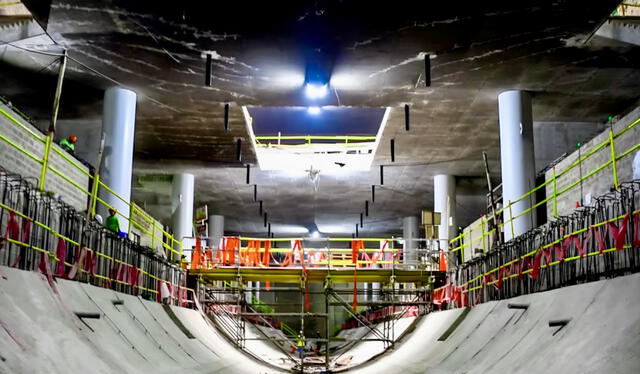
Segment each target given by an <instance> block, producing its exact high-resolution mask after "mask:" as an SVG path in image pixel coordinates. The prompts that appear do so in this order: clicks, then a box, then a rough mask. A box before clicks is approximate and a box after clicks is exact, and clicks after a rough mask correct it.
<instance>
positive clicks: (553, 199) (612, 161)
mask: <svg viewBox="0 0 640 374" xmlns="http://www.w3.org/2000/svg"><path fill="white" fill-rule="evenodd" d="M638 123H640V118H638V119H636V120H635V121H633V122H631V123H630V124H629V125H627V126H626V127H625V128H623V129H622V130H620V131H618V132H617V133H614V132H613V130H612V129H609V137H608V139H607V140H605V141H603V142H602V143H600V144H598V145H597V146H595V147H594V148H593V149H591V150H590V151H589V152H587V153H585V154H583V155H581V156H580V157H579V158H578V159H576V160H575V161H574V162H573V163H571V164H570V165H569V166H568V167H567V168H565V169H564V170H562V171H561V172H560V173H556V171H555V169H554V168H553V169H552V171H551V178H549V179H545V181H544V182H543V183H541V184H540V185H538V186H536V187H535V188H533V189H531V190H530V191H528V192H526V193H525V194H523V195H522V196H520V197H519V198H518V199H516V200H514V201H509V202H505V203H504V204H503V207H502V209H499V210H497V211H496V212H495V213H494V214H496V215H500V214H502V213H504V212H505V210H508V211H509V212H510V211H511V208H512V206H513V205H514V204H515V203H517V202H519V201H522V200H523V199H527V198H529V197H530V196H532V194H534V193H535V192H536V191H538V190H539V189H541V188H544V187H546V186H547V185H549V184H551V186H552V193H551V196H547V198H545V199H544V200H541V201H538V202H537V203H535V204H532V206H531V207H530V208H528V209H526V210H524V211H522V212H520V213H519V214H517V215H515V216H514V215H512V214H510V215H509V216H510V219H509V220H506V221H505V222H501V223H498V225H497V226H498V229H501V228H502V227H504V226H505V225H513V222H514V220H516V219H518V218H520V217H523V216H525V215H527V214H529V213H531V212H532V211H533V210H534V209H537V208H538V207H539V206H541V205H543V204H547V203H549V202H550V203H551V204H553V205H552V207H553V216H554V217H556V218H557V216H558V208H557V199H558V197H560V196H562V195H563V194H565V193H567V192H568V191H571V190H572V189H574V188H576V187H577V186H579V185H580V183H582V182H584V181H586V180H587V179H589V178H591V177H593V176H594V175H596V174H597V173H599V172H601V171H602V170H603V169H604V168H606V167H607V166H611V170H612V182H613V183H612V184H613V185H614V186H615V188H616V189H617V188H618V186H619V181H618V173H617V165H616V164H617V161H618V160H620V159H622V158H623V157H626V156H628V155H630V154H631V153H633V152H635V151H636V150H639V149H640V142H639V143H637V144H635V145H633V146H631V147H630V148H629V149H627V150H625V151H624V152H622V153H620V154H616V151H615V140H616V139H617V138H619V137H620V136H622V135H623V134H625V133H626V132H627V131H629V130H631V129H632V128H633V127H635V126H636V125H637V124H638ZM606 147H609V154H610V158H609V160H608V161H606V162H605V163H603V164H601V165H599V166H598V167H596V168H595V169H593V170H591V171H590V172H588V173H587V174H585V175H584V176H582V178H579V179H577V180H576V181H574V182H573V183H571V184H569V185H568V186H566V187H564V188H562V189H561V190H558V189H557V180H558V179H559V178H561V177H563V176H565V175H566V174H567V173H568V172H569V171H571V170H572V169H574V168H575V167H578V166H580V165H582V163H583V162H584V161H585V160H587V159H589V158H590V157H592V156H593V155H594V154H596V153H597V152H598V151H600V150H603V149H606ZM492 218H493V215H491V216H488V217H487V218H486V219H484V220H481V221H480V222H479V223H478V224H476V225H473V226H471V227H470V228H469V230H470V231H468V232H467V233H461V234H460V235H458V236H456V237H455V238H453V239H451V240H450V241H449V244H450V245H454V244H455V243H456V242H457V243H458V245H457V246H456V247H453V248H452V249H451V250H450V251H451V252H457V251H461V253H462V256H463V257H462V258H463V259H464V249H465V248H466V247H470V246H471V245H472V244H473V243H475V242H477V241H478V240H484V238H486V237H487V236H489V235H491V234H494V233H496V228H495V227H494V228H493V229H491V230H488V231H485V230H484V225H485V224H486V223H487V222H489V221H491V220H492ZM478 228H480V231H481V232H482V234H481V235H480V237H479V238H477V239H474V240H470V241H468V242H466V243H463V239H465V238H467V237H468V236H469V235H471V233H472V232H477V231H478V230H477V229H478ZM483 243H484V241H483Z"/></svg>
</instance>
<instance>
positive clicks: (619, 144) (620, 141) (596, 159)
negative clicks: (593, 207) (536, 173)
mask: <svg viewBox="0 0 640 374" xmlns="http://www.w3.org/2000/svg"><path fill="white" fill-rule="evenodd" d="M638 118H640V107H638V108H636V109H635V110H633V111H632V112H630V113H629V114H627V115H625V116H624V117H623V118H621V119H620V120H618V121H617V122H615V123H614V124H613V132H614V134H616V133H618V132H620V131H622V130H623V129H624V128H626V127H627V126H629V125H630V124H631V123H633V122H634V121H636V120H637V119H638ZM608 139H609V130H608V129H607V130H605V131H603V132H602V133H600V134H599V135H597V136H596V137H594V138H593V139H591V140H590V141H589V142H586V143H585V144H583V145H582V147H581V149H580V153H581V154H582V155H583V156H584V155H585V154H587V153H589V152H590V151H591V150H592V149H594V148H596V147H597V146H598V145H600V144H601V143H602V142H605V141H607V140H608ZM639 142H640V124H637V125H636V126H634V127H633V128H632V129H630V130H628V131H627V132H625V133H624V134H623V135H622V136H620V137H618V138H617V139H615V141H614V147H615V152H616V155H620V154H622V153H623V152H625V151H626V150H628V149H630V148H632V147H633V146H635V145H637V144H638V143H639ZM637 152H638V151H636V152H633V153H631V154H629V155H627V156H626V157H624V158H622V159H620V160H618V161H617V162H616V167H617V174H618V181H619V182H626V181H630V180H632V179H633V160H634V157H636V153H637ZM576 160H578V151H577V150H576V151H574V152H573V153H571V154H570V155H568V156H567V157H566V158H564V159H563V160H561V161H560V162H559V163H558V164H556V166H555V173H556V175H558V174H560V173H562V172H563V171H564V170H566V169H568V168H569V166H570V165H571V164H572V163H574V162H575V161H576ZM609 160H611V149H610V148H609V146H608V145H607V146H605V147H603V148H602V149H600V150H598V151H597V152H595V153H594V154H593V155H591V157H589V158H588V159H587V160H585V161H584V162H583V163H582V165H581V166H576V167H574V168H573V169H571V170H570V171H568V172H567V173H566V174H564V175H563V176H562V177H559V178H557V179H556V190H557V191H562V190H563V189H564V188H565V187H567V186H569V185H571V184H572V183H574V182H575V181H577V180H579V179H580V173H581V169H582V175H583V176H585V175H587V174H588V173H590V172H591V171H593V170H595V169H597V168H598V167H599V166H600V165H602V164H604V163H606V162H607V161H609ZM552 178H553V170H551V169H550V170H548V171H547V172H546V173H545V179H546V180H551V179H552ZM611 187H613V171H612V167H611V165H609V166H607V167H605V168H603V169H602V170H600V171H599V172H598V173H596V174H595V175H593V176H591V177H590V178H588V179H587V180H585V181H584V182H583V183H582V191H583V192H582V196H581V192H580V185H577V186H575V187H574V188H573V189H571V190H569V191H568V192H565V193H564V194H562V195H561V196H559V197H558V198H557V209H558V215H559V216H562V215H567V214H570V213H571V212H572V211H573V210H574V209H575V206H576V202H579V201H581V197H582V200H583V203H584V204H585V205H588V203H589V196H592V197H596V196H599V195H603V194H605V193H607V192H609V190H610V189H611ZM546 193H547V196H548V197H550V196H552V195H553V184H552V183H549V184H548V185H547V186H546ZM547 217H549V219H553V201H552V200H550V201H549V202H548V203H547Z"/></svg>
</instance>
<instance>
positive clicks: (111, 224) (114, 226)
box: [105, 208, 120, 234]
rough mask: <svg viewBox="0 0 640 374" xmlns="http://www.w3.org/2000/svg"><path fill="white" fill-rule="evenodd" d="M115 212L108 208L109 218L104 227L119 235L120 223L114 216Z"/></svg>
mask: <svg viewBox="0 0 640 374" xmlns="http://www.w3.org/2000/svg"><path fill="white" fill-rule="evenodd" d="M116 213H117V212H116V210H115V209H113V208H109V217H107V222H106V224H105V227H106V228H107V229H108V230H110V231H113V232H115V233H116V234H118V233H120V221H118V216H116Z"/></svg>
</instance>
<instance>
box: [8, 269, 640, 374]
mask: <svg viewBox="0 0 640 374" xmlns="http://www.w3.org/2000/svg"><path fill="white" fill-rule="evenodd" d="M0 276H4V277H0V300H1V303H0V306H1V307H0V373H61V374H62V373H64V374H69V373H81V372H82V373H170V372H171V373H175V372H188V373H252V374H254V373H276V372H280V371H278V370H277V369H273V368H272V367H269V366H266V365H261V364H259V363H258V362H256V361H253V360H251V359H250V358H248V356H246V355H244V354H243V353H241V352H240V351H237V350H236V349H235V348H234V347H233V346H232V345H231V344H230V343H228V342H227V341H226V340H225V339H224V338H223V337H222V336H220V335H219V333H218V332H217V331H216V330H215V328H214V327H213V326H212V325H211V323H210V322H209V321H208V320H207V319H206V318H204V317H203V316H202V314H200V313H199V312H197V311H195V310H190V309H184V308H177V307H171V311H172V312H173V314H175V316H176V317H177V319H178V320H179V321H180V322H181V323H182V324H183V325H184V327H185V328H186V330H187V331H188V333H190V334H191V335H192V336H191V337H189V336H187V334H186V333H185V332H183V330H182V329H181V328H180V327H179V326H178V325H177V324H176V323H175V322H174V321H173V320H172V319H171V317H170V315H169V313H167V311H166V310H165V309H164V307H163V306H162V305H160V304H158V303H155V302H150V301H146V300H142V299H140V298H137V297H134V296H130V295H124V294H120V293H117V292H114V291H111V290H107V289H102V288H97V287H94V286H90V285H86V284H83V283H78V282H73V281H65V280H58V281H57V282H56V286H57V289H58V291H59V295H60V296H59V297H58V296H56V295H55V294H54V293H53V292H52V290H51V288H50V287H49V285H48V283H47V281H46V279H45V278H44V277H43V276H42V275H41V274H37V273H34V272H27V271H20V270H15V269H10V268H4V267H2V268H0ZM639 286H640V274H634V275H629V276H625V277H619V278H615V279H610V280H605V281H600V282H593V283H587V284H584V285H579V286H573V287H567V288H563V289H558V290H553V291H548V292H543V293H538V294H533V295H526V296H521V297H517V298H514V299H510V300H503V301H497V302H489V303H485V304H480V305H478V306H476V307H474V308H471V309H469V310H468V313H466V316H463V313H464V309H454V310H448V311H443V312H436V313H431V314H429V315H427V316H425V317H424V318H422V320H421V321H419V322H418V324H417V325H416V328H415V330H414V331H413V332H412V333H410V334H409V335H407V336H406V337H405V339H404V340H403V341H401V342H399V343H398V344H396V346H395V348H394V349H393V350H392V351H390V352H389V353H387V354H385V355H383V356H380V357H379V358H377V359H374V360H373V361H371V362H369V363H367V364H366V365H365V366H360V367H358V368H356V369H354V370H353V372H356V373H385V374H392V373H402V374H407V373H436V374H440V373H536V372H545V373H638V372H640V313H639V312H640V297H638V296H639V294H638V289H639ZM509 303H516V304H523V305H528V309H526V310H523V309H510V308H508V307H507V305H508V304H509ZM75 312H82V313H98V314H100V318H98V319H89V318H84V319H82V320H81V319H79V318H77V317H76V316H75V315H74V313H75ZM560 319H570V322H569V323H568V324H567V325H566V326H565V327H564V328H562V329H560V330H558V327H549V321H551V320H560ZM456 320H458V322H459V324H458V325H457V327H456V328H455V329H452V325H454V323H455V322H456ZM447 330H450V331H449V332H450V333H449V334H448V336H447V337H446V338H444V336H443V334H444V333H445V331H447ZM443 338H444V339H443ZM370 344H371V343H370V342H363V343H359V344H356V345H355V346H354V347H353V349H352V350H350V351H349V353H347V354H352V355H355V356H356V357H354V361H355V362H361V361H363V360H366V359H368V358H369V357H371V355H369V351H371V348H372V347H371V346H370Z"/></svg>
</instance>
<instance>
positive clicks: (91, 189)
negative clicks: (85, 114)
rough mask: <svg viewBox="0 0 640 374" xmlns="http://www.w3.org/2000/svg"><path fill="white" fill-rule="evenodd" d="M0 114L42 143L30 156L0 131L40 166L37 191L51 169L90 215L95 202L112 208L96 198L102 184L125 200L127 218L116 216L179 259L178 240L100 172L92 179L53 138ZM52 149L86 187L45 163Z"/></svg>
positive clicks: (17, 149)
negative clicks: (84, 180) (81, 197)
mask: <svg viewBox="0 0 640 374" xmlns="http://www.w3.org/2000/svg"><path fill="white" fill-rule="evenodd" d="M2 102H5V103H7V101H6V100H4V99H3V100H2ZM12 110H14V111H16V108H15V107H12ZM18 113H19V114H20V115H23V114H22V113H21V112H19V111H18ZM0 115H2V116H4V117H5V118H7V119H8V120H9V122H11V123H12V124H13V125H15V126H16V127H17V128H18V129H20V131H22V132H24V133H26V134H28V135H29V137H31V138H33V139H34V140H35V141H38V142H40V143H43V144H44V145H45V150H44V154H43V155H42V156H39V155H34V154H32V153H31V152H29V151H27V150H25V149H23V148H22V147H21V146H20V145H18V144H16V143H14V142H12V141H11V140H10V139H9V138H7V137H6V136H4V135H3V134H2V131H0V140H1V141H4V142H5V143H7V144H9V145H10V146H11V147H12V148H13V149H15V150H16V151H18V152H20V153H22V154H23V155H25V156H27V157H28V158H29V159H31V160H32V161H34V162H36V163H38V164H40V165H41V169H42V170H41V172H40V179H39V182H38V187H39V188H40V190H43V191H44V190H45V187H46V175H47V171H51V172H52V173H54V174H56V175H57V176H59V177H60V178H62V179H63V180H64V181H66V182H67V183H69V184H70V185H71V186H73V187H74V188H75V189H77V190H78V191H79V192H80V193H82V194H84V195H86V196H87V202H88V204H87V205H88V206H89V205H90V207H89V208H90V214H91V217H94V216H95V214H96V208H97V204H98V203H99V204H101V205H102V206H104V207H105V208H113V207H111V206H110V205H109V204H107V203H106V202H105V201H104V200H102V199H101V198H100V197H98V193H99V188H98V187H102V188H103V189H104V190H105V191H107V192H109V193H110V194H111V195H113V196H115V197H116V198H117V199H118V200H120V201H122V202H123V203H125V204H127V205H128V206H129V216H128V217H127V216H125V215H124V214H123V213H122V212H120V211H118V210H117V209H116V214H117V215H119V216H121V217H122V218H124V219H126V220H127V221H128V222H129V224H130V225H133V226H134V227H136V228H137V229H139V230H140V231H142V232H143V233H145V234H146V235H149V236H150V237H151V238H152V242H154V243H156V242H157V243H162V247H163V248H164V249H165V250H167V251H169V252H171V253H173V254H174V255H175V256H176V257H177V258H180V257H181V256H182V242H180V241H178V240H176V239H175V238H174V237H173V235H171V234H170V233H168V232H167V231H165V230H164V229H163V228H162V227H158V226H157V225H156V223H155V220H154V219H153V218H151V217H149V216H148V215H146V214H144V213H143V212H141V211H140V210H139V209H136V208H135V206H134V205H133V204H131V202H129V201H127V200H125V199H124V198H122V197H121V196H120V195H118V194H117V193H116V192H115V191H113V190H112V189H111V188H110V187H109V186H107V185H106V184H104V183H103V182H102V181H101V180H100V175H99V174H97V173H96V174H95V178H94V175H93V174H91V173H88V172H87V171H86V170H85V168H84V167H83V166H82V164H81V162H79V161H78V160H77V159H76V158H75V157H73V156H71V155H70V154H69V153H67V152H65V151H63V150H61V149H59V148H58V147H54V146H51V144H52V142H53V139H50V136H49V135H43V134H41V133H38V132H36V131H33V130H32V129H30V128H29V127H28V126H26V125H24V124H23V123H22V122H21V121H20V120H19V119H18V118H15V117H14V116H13V115H12V114H11V113H9V112H8V111H6V110H4V109H3V108H0ZM52 150H53V152H54V153H56V154H57V155H59V156H60V157H61V158H62V159H63V160H64V161H65V163H66V164H67V166H69V167H72V168H75V169H77V170H78V171H80V172H81V173H82V174H83V175H85V176H86V177H87V178H89V186H88V187H87V188H85V187H83V186H80V185H79V184H78V183H77V182H76V181H74V180H73V179H71V178H70V177H69V176H67V175H66V174H65V172H64V170H58V169H56V168H54V167H53V166H51V164H50V163H49V162H47V160H48V159H49V155H50V153H51V151H52ZM134 211H135V212H137V213H138V214H139V215H140V216H141V217H142V218H143V219H144V220H145V221H147V223H148V224H149V225H150V226H151V229H150V230H148V229H146V228H144V227H142V226H141V225H139V224H138V223H136V222H135V221H134V220H133V219H132V215H133V213H134ZM156 229H159V231H160V232H161V233H162V235H163V238H158V237H156V235H155V232H156ZM164 238H167V240H166V241H167V242H165V240H164ZM176 248H178V249H176Z"/></svg>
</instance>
